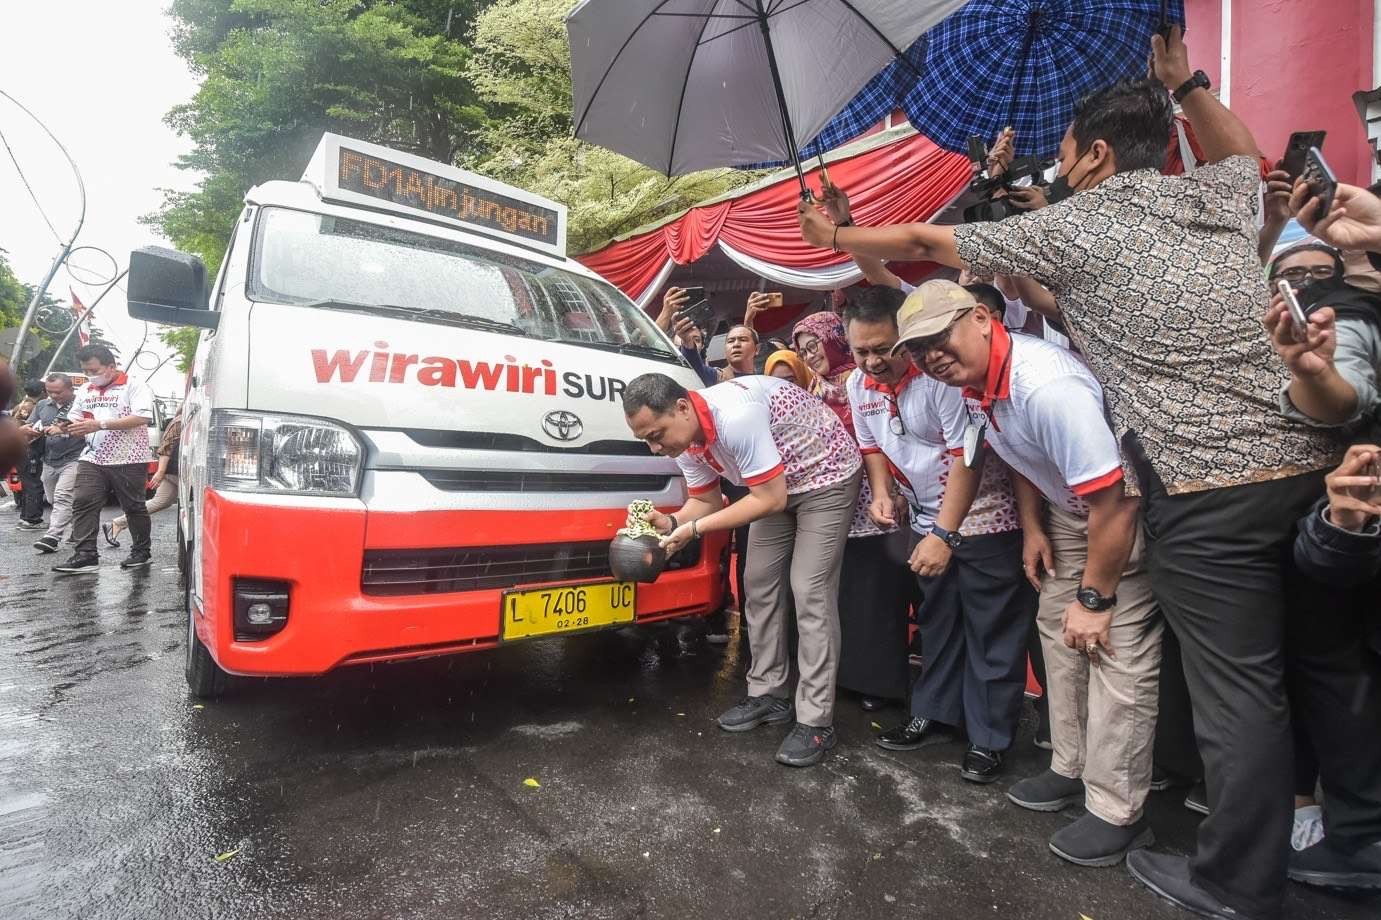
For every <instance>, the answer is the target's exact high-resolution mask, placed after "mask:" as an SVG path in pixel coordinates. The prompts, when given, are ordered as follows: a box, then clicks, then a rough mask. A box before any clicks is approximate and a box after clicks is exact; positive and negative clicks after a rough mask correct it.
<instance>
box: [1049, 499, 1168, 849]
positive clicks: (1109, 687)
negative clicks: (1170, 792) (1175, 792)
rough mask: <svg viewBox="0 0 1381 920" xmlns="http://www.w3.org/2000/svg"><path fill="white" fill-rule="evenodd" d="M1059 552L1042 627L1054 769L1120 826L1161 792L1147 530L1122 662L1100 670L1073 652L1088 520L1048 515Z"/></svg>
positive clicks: (1131, 562)
mask: <svg viewBox="0 0 1381 920" xmlns="http://www.w3.org/2000/svg"><path fill="white" fill-rule="evenodd" d="M1046 533H1047V534H1048V535H1049V537H1050V542H1051V545H1052V546H1053V548H1054V552H1055V574H1054V577H1051V576H1046V579H1045V582H1044V584H1042V585H1041V603H1040V613H1039V615H1038V617H1037V624H1038V626H1039V628H1040V633H1041V647H1042V649H1043V650H1044V651H1045V673H1046V685H1045V692H1046V694H1047V695H1048V696H1049V699H1050V740H1051V742H1052V743H1053V744H1054V747H1055V753H1054V755H1053V756H1052V757H1051V759H1050V769H1052V770H1054V771H1055V772H1056V773H1058V774H1060V775H1061V776H1067V777H1071V778H1077V777H1081V776H1082V777H1083V779H1084V788H1085V789H1086V791H1087V797H1086V798H1087V802H1086V807H1087V808H1088V810H1089V811H1090V812H1091V813H1093V814H1095V815H1097V816H1098V817H1099V818H1102V819H1103V820H1104V821H1107V822H1108V823H1110V824H1116V825H1127V824H1131V823H1132V822H1134V821H1136V820H1137V819H1138V818H1140V817H1141V809H1142V806H1143V805H1144V804H1145V802H1146V793H1147V792H1148V791H1149V790H1150V786H1151V752H1152V746H1153V742H1154V740H1155V734H1156V709H1157V702H1158V693H1159V681H1160V637H1161V630H1162V629H1163V622H1162V620H1161V615H1160V609H1159V608H1158V607H1157V606H1156V600H1155V597H1154V596H1153V595H1152V593H1151V579H1150V576H1149V575H1148V574H1147V572H1146V562H1145V557H1146V545H1145V538H1144V537H1143V536H1142V533H1141V526H1140V522H1138V525H1137V529H1136V543H1135V545H1134V546H1133V547H1132V555H1131V558H1129V559H1128V560H1127V568H1126V571H1124V572H1123V573H1122V581H1121V582H1120V583H1119V584H1118V586H1117V607H1115V608H1114V609H1113V614H1112V618H1113V619H1112V627H1111V630H1110V638H1111V642H1112V646H1113V649H1114V650H1115V651H1116V653H1117V658H1116V659H1113V658H1110V657H1108V656H1107V655H1106V654H1099V656H1098V659H1097V662H1096V663H1091V662H1090V658H1089V656H1088V655H1087V654H1085V653H1083V652H1078V651H1075V650H1074V649H1072V648H1069V647H1068V646H1066V645H1065V643H1064V611H1065V608H1066V607H1068V606H1069V605H1070V603H1072V602H1073V601H1074V600H1075V592H1076V591H1078V589H1079V582H1080V580H1081V579H1082V578H1083V575H1084V567H1085V566H1086V565H1087V564H1088V521H1087V520H1085V519H1084V518H1080V517H1076V516H1075V515H1072V514H1070V513H1069V512H1067V511H1065V510H1064V509H1062V508H1057V507H1055V506H1053V505H1052V506H1048V507H1047V509H1046Z"/></svg>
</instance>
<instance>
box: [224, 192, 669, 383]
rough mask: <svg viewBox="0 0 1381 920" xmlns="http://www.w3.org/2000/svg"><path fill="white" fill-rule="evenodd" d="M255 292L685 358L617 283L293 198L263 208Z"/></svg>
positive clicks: (268, 297) (282, 300) (294, 300)
mask: <svg viewBox="0 0 1381 920" xmlns="http://www.w3.org/2000/svg"><path fill="white" fill-rule="evenodd" d="M254 249H255V251H254V261H253V265H254V271H253V278H252V282H251V285H250V296H251V297H252V298H253V299H255V300H267V301H274V302H277V303H289V304H311V305H321V304H327V303H329V302H333V301H334V302H338V303H345V304H351V305H355V306H357V307H367V306H369V305H378V306H379V307H380V308H381V312H383V310H384V309H391V311H392V312H396V309H397V308H398V307H405V308H407V309H409V310H416V311H417V315H418V316H419V318H421V317H426V319H427V320H435V321H438V322H440V321H444V319H445V315H446V314H448V313H449V314H455V315H456V319H457V320H458V321H463V320H465V319H470V320H475V321H480V322H485V323H489V324H502V325H503V326H508V327H516V328H515V329H514V331H515V332H516V333H520V334H523V335H528V336H531V337H533V338H539V339H542V340H544V341H555V342H567V343H570V344H572V345H588V346H590V347H592V348H599V347H606V348H608V347H623V346H626V347H627V348H629V349H630V350H632V349H636V350H637V351H638V352H640V353H645V354H646V356H648V357H654V358H658V357H663V358H665V359H666V360H669V361H675V362H677V363H680V355H679V354H678V353H677V351H676V349H675V348H673V347H672V345H671V343H670V342H669V341H668V340H667V338H666V336H664V335H663V334H662V331H661V330H660V329H658V328H657V326H656V324H655V323H654V322H652V320H651V319H650V318H649V317H648V316H647V314H645V313H644V312H643V311H642V310H640V309H638V307H637V306H636V305H634V304H633V302H632V301H630V300H629V299H628V298H627V297H625V296H624V295H623V294H622V293H621V292H620V291H618V290H617V289H616V288H614V287H613V286H612V285H610V284H608V283H606V282H603V281H596V280H592V279H590V278H586V277H583V276H581V275H577V274H574V273H572V272H568V271H564V270H562V269H559V268H550V267H548V266H545V265H541V264H539V263H537V262H531V261H528V260H526V259H521V258H517V257H514V256H510V255H506V254H504V253H498V252H492V251H489V250H485V249H480V248H478V247H475V246H469V245H466V244H464V243H458V242H454V241H452V240H445V239H438V238H437V237H433V236H427V235H425V234H421V233H412V232H410V231H407V230H400V229H397V228H394V227H381V226H379V225H378V224H369V223H364V222H362V221H356V220H349V219H347V218H343V217H331V216H327V215H322V214H312V213H309V212H306V211H295V210H290V209H287V208H265V209H264V210H263V211H262V212H261V214H260V215H259V227H258V233H257V237H256V239H255V245H254Z"/></svg>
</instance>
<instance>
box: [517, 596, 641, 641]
mask: <svg viewBox="0 0 1381 920" xmlns="http://www.w3.org/2000/svg"><path fill="white" fill-rule="evenodd" d="M637 604H638V586H637V585H636V584H634V583H632V582H613V583H610V582H604V583H603V584H597V585H567V586H566V587H562V588H538V589H537V590H535V591H510V592H509V593H507V594H505V595H504V598H503V627H502V636H503V639H504V641H509V640H512V639H531V638H533V637H534V636H555V635H559V634H561V633H573V632H582V631H584V630H587V629H599V628H600V627H602V626H613V625H616V624H618V623H632V622H633V617H634V614H635V613H636V612H637Z"/></svg>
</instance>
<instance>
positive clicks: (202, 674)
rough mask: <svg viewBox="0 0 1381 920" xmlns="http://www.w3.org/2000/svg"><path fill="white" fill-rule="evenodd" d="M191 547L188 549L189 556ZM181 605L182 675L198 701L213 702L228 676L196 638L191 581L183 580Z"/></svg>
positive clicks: (220, 692)
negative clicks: (184, 615)
mask: <svg viewBox="0 0 1381 920" xmlns="http://www.w3.org/2000/svg"><path fill="white" fill-rule="evenodd" d="M190 551H191V547H188V552H189V555H190ZM184 581H185V584H184V586H183V589H182V604H183V607H184V608H185V609H186V613H187V651H186V662H185V667H184V669H183V673H184V674H185V676H186V678H187V688H188V689H189V690H191V691H192V695H193V696H195V697H196V698H197V699H200V700H213V699H215V698H216V697H218V696H220V695H221V694H222V693H224V692H225V688H226V684H227V683H228V682H229V679H230V675H228V674H226V673H225V672H224V671H222V670H221V669H220V666H219V665H218V664H216V661H215V659H213V658H212V657H211V653H210V652H208V651H207V650H206V646H205V645H203V644H202V641H201V640H200V639H198V638H197V627H196V620H195V619H194V614H193V613H192V579H191V578H187V579H185V580H184Z"/></svg>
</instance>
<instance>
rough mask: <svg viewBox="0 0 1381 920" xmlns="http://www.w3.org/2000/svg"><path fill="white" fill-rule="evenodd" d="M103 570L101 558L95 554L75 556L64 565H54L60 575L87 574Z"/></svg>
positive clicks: (54, 569)
mask: <svg viewBox="0 0 1381 920" xmlns="http://www.w3.org/2000/svg"><path fill="white" fill-rule="evenodd" d="M100 570H101V560H100V559H98V558H97V557H95V556H73V557H72V558H71V559H68V560H67V561H66V562H64V563H63V564H62V565H55V566H53V571H54V572H57V573H58V574H59V575H87V574H89V573H91V572H99V571H100Z"/></svg>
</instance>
